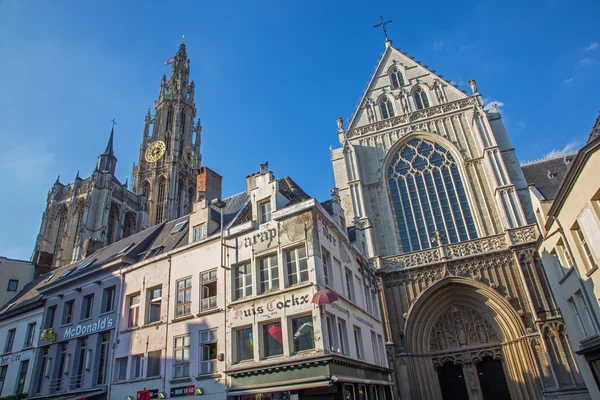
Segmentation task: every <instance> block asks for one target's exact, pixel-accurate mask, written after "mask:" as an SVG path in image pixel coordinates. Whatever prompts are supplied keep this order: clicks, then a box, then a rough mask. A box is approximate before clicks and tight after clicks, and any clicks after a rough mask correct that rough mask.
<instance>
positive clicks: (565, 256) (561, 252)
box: [556, 239, 575, 269]
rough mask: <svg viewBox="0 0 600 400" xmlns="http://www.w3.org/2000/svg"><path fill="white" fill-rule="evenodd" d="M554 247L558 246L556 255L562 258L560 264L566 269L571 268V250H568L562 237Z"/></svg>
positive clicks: (573, 264)
mask: <svg viewBox="0 0 600 400" xmlns="http://www.w3.org/2000/svg"><path fill="white" fill-rule="evenodd" d="M556 247H557V248H558V256H559V257H560V258H562V260H561V261H562V265H564V266H565V268H566V269H571V268H573V267H574V266H575V262H574V261H573V256H572V255H571V252H570V251H569V249H568V248H567V246H565V243H564V242H563V240H562V239H560V240H559V241H558V243H557V244H556Z"/></svg>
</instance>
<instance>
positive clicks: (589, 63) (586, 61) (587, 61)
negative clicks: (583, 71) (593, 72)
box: [579, 57, 596, 67]
mask: <svg viewBox="0 0 600 400" xmlns="http://www.w3.org/2000/svg"><path fill="white" fill-rule="evenodd" d="M579 64H581V66H583V67H591V66H592V65H594V64H596V60H594V59H593V58H589V57H586V58H582V59H581V60H579Z"/></svg>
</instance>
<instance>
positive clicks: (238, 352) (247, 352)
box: [235, 327, 254, 362]
mask: <svg viewBox="0 0 600 400" xmlns="http://www.w3.org/2000/svg"><path fill="white" fill-rule="evenodd" d="M253 359H254V339H253V337H252V327H249V328H243V329H238V330H237V331H235V361H236V362H240V361H246V360H253Z"/></svg>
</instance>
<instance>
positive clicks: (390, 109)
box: [379, 96, 394, 119]
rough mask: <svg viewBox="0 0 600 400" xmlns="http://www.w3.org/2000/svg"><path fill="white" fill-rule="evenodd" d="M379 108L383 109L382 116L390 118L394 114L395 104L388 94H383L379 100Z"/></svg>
mask: <svg viewBox="0 0 600 400" xmlns="http://www.w3.org/2000/svg"><path fill="white" fill-rule="evenodd" d="M379 108H380V109H381V118H382V119H388V118H391V117H393V116H394V106H393V105H392V102H391V101H390V99H389V98H388V97H387V96H383V97H382V98H381V100H380V101H379Z"/></svg>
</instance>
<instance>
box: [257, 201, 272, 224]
mask: <svg viewBox="0 0 600 400" xmlns="http://www.w3.org/2000/svg"><path fill="white" fill-rule="evenodd" d="M270 220H271V199H270V198H269V199H267V200H263V201H261V202H259V203H258V222H259V224H261V225H262V224H265V223H267V222H269V221H270Z"/></svg>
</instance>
